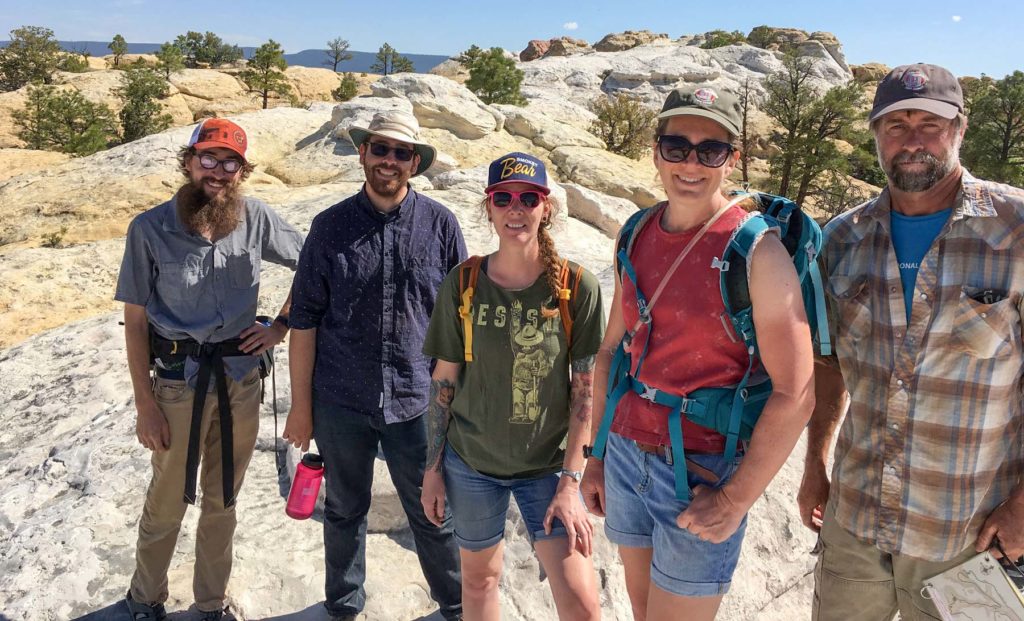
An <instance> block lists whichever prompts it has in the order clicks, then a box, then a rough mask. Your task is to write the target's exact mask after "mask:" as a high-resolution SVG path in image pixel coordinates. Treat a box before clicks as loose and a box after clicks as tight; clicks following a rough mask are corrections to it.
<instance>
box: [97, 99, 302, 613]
mask: <svg viewBox="0 0 1024 621" xmlns="http://www.w3.org/2000/svg"><path fill="white" fill-rule="evenodd" d="M247 147H248V142H247V139H246V135H245V131H243V130H242V128H241V127H239V126H238V125H236V124H234V123H232V122H231V121H228V120H226V119H209V120H207V121H205V122H203V123H202V124H200V125H199V126H198V127H196V130H195V132H193V134H192V137H191V139H190V140H189V142H188V145H186V146H185V147H184V148H183V149H182V150H181V153H180V154H179V165H180V166H181V171H182V173H183V174H184V175H185V179H186V182H185V184H184V185H183V186H182V187H181V189H179V190H178V192H177V194H175V196H174V198H173V199H171V200H170V201H169V202H166V203H164V204H162V205H160V206H158V207H154V208H153V209H150V210H149V211H146V212H145V213H142V214H140V215H139V216H137V217H136V218H135V219H134V220H133V221H132V223H131V225H130V226H129V227H128V238H127V241H126V244H125V251H124V259H123V261H122V263H121V273H120V275H119V277H118V282H117V293H116V294H115V296H114V297H115V299H117V300H119V301H121V302H124V320H125V340H126V343H127V349H128V369H129V371H130V373H131V379H132V387H133V388H134V391H135V408H136V410H137V411H138V415H137V418H136V434H137V436H138V439H139V442H140V443H141V444H142V445H143V446H145V447H146V448H147V449H149V450H151V451H153V458H152V462H153V478H152V481H151V482H150V484H149V490H148V492H147V493H146V504H145V506H144V507H143V509H142V518H141V520H140V521H139V540H138V549H137V553H136V558H135V562H136V567H135V574H134V575H133V576H132V582H131V589H130V590H129V592H128V597H127V601H128V608H129V610H130V611H131V613H132V618H133V619H135V620H136V621H152V620H154V619H162V618H164V617H165V616H166V611H165V609H164V601H165V600H166V599H167V596H168V593H167V570H168V567H169V566H170V564H171V556H172V555H173V553H174V545H175V542H176V541H177V538H178V529H179V527H180V526H181V520H182V517H183V516H184V515H185V508H186V506H187V505H188V504H190V503H191V504H194V503H195V501H196V482H197V479H200V477H199V472H198V468H199V465H200V462H201V463H202V477H201V479H200V482H201V486H202V490H203V494H202V502H201V513H200V516H199V526H198V529H197V531H196V564H195V578H194V580H193V587H192V588H193V592H194V595H195V601H196V607H197V608H198V609H199V612H200V613H201V614H202V618H203V619H204V621H213V620H216V619H220V618H221V616H222V614H223V609H224V598H225V591H226V589H227V583H228V576H229V574H230V573H231V560H232V559H231V540H232V536H233V535H234V532H235V504H234V503H235V498H236V496H237V494H238V491H239V488H240V487H241V485H242V478H243V476H244V474H245V470H246V467H247V466H248V464H249V459H250V457H251V456H252V452H253V448H254V447H255V444H256V433H257V431H258V428H259V404H260V378H259V373H258V369H257V365H258V362H259V358H258V357H257V356H258V355H259V354H261V353H263V352H264V351H266V350H267V349H269V348H270V347H273V346H274V345H276V344H277V343H280V342H281V341H282V340H283V339H284V336H285V333H286V332H287V330H288V321H287V316H288V307H289V303H288V301H287V300H286V301H285V303H284V306H283V307H282V308H281V311H280V313H279V315H278V318H277V320H276V321H274V322H273V324H272V325H270V326H265V325H263V324H260V323H258V322H256V302H257V298H258V294H259V284H260V282H259V281H260V264H261V261H262V260H263V259H266V260H268V261H271V262H273V263H278V264H280V265H284V266H287V267H290V268H292V269H294V268H295V266H296V265H297V263H298V258H299V250H300V249H301V247H302V236H301V235H299V233H297V232H296V231H295V229H293V228H292V227H290V226H289V225H287V224H286V223H285V222H284V221H282V220H281V218H279V217H278V216H277V214H275V213H274V212H273V211H272V210H271V209H270V208H269V207H267V205H265V204H264V203H262V202H260V201H257V200H253V199H250V198H245V197H243V196H242V195H241V193H240V189H239V185H240V184H241V182H242V181H243V180H244V179H245V178H246V177H247V176H248V175H249V174H250V173H251V172H252V170H253V165H252V164H250V163H249V162H248V161H246V159H245V152H246V149H247ZM151 368H152V371H153V375H155V377H154V378H151V377H150V371H151ZM208 393H209V394H208Z"/></svg>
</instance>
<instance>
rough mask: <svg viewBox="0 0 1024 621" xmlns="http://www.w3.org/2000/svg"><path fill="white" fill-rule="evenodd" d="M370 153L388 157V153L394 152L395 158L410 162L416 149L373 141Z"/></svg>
mask: <svg viewBox="0 0 1024 621" xmlns="http://www.w3.org/2000/svg"><path fill="white" fill-rule="evenodd" d="M370 153H372V154H373V155H374V156H375V157H387V156H388V153H394V154H395V159H396V160H398V161H399V162H408V161H409V160H411V159H412V156H413V155H414V154H415V153H416V151H414V150H412V149H406V148H405V147H389V146H388V145H386V144H384V143H383V142H371V143H370Z"/></svg>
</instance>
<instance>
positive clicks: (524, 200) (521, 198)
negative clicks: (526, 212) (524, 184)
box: [487, 190, 544, 209]
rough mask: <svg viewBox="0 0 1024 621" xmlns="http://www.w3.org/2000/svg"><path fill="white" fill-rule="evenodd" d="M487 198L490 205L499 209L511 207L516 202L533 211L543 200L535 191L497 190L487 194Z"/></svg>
mask: <svg viewBox="0 0 1024 621" xmlns="http://www.w3.org/2000/svg"><path fill="white" fill-rule="evenodd" d="M487 196H488V198H490V199H491V204H492V205H494V206H495V207H500V208H501V209H504V208H505V207H511V206H512V203H513V202H518V203H519V204H520V205H522V206H523V207H525V208H526V209H533V208H535V207H537V206H538V205H540V203H541V201H543V200H544V198H543V195H542V194H541V193H540V192H538V191H537V190H524V191H522V192H510V191H508V190H498V191H496V192H490V193H488V194H487Z"/></svg>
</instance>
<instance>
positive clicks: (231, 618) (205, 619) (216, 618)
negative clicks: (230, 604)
mask: <svg viewBox="0 0 1024 621" xmlns="http://www.w3.org/2000/svg"><path fill="white" fill-rule="evenodd" d="M197 610H198V609H197ZM199 621H235V615H233V614H231V609H230V608H227V607H225V608H224V609H223V610H211V611H209V612H204V611H202V610H200V611H199Z"/></svg>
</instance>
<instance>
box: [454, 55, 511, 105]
mask: <svg viewBox="0 0 1024 621" xmlns="http://www.w3.org/2000/svg"><path fill="white" fill-rule="evenodd" d="M459 62H460V63H463V65H464V66H467V67H468V68H469V79H468V80H466V88H468V89H469V90H471V91H473V92H474V93H476V96H477V97H479V98H480V99H481V101H483V102H484V103H487V104H492V103H503V104H513V105H516V106H525V105H526V99H525V98H524V97H523V95H522V93H520V92H519V87H520V85H522V83H523V72H522V71H521V70H520V69H518V68H517V67H516V63H515V61H514V60H512V59H511V58H509V57H507V56H505V52H504V50H502V49H501V48H500V47H492V48H491V49H489V50H487V51H486V52H484V51H483V50H481V49H480V48H478V47H476V46H475V45H474V46H472V47H470V48H469V49H468V50H466V51H465V52H463V53H462V54H461V55H460V56H459ZM467 63H468V64H467Z"/></svg>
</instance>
